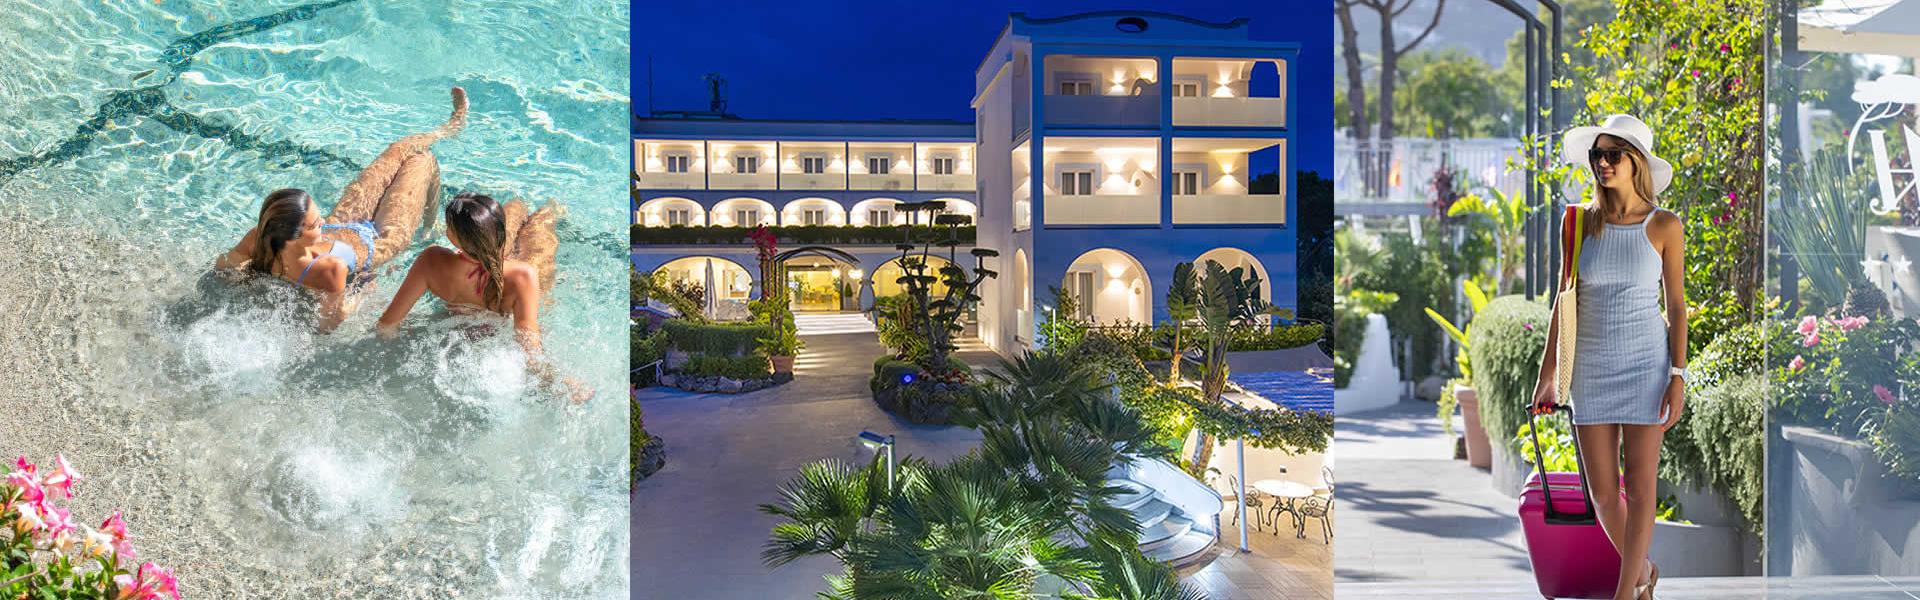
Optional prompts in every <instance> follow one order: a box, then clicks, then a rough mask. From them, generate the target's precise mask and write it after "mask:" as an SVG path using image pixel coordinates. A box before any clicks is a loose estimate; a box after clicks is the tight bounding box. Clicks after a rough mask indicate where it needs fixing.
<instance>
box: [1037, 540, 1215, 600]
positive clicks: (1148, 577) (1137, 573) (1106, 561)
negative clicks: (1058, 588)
mask: <svg viewBox="0 0 1920 600" xmlns="http://www.w3.org/2000/svg"><path fill="white" fill-rule="evenodd" d="M1093 553H1094V557H1095V558H1094V560H1095V562H1096V564H1098V565H1099V571H1100V581H1099V582H1098V583H1094V584H1093V585H1092V586H1090V587H1091V588H1092V589H1091V592H1092V593H1091V594H1087V595H1082V594H1066V595H1065V596H1064V598H1065V599H1066V600H1206V597H1207V594H1206V592H1204V591H1201V590H1200V588H1196V587H1192V586H1188V585H1184V584H1182V583H1180V578H1179V576H1177V575H1175V574H1174V571H1173V567H1171V566H1168V565H1166V564H1164V563H1159V562H1154V561H1153V560H1152V559H1149V558H1147V557H1146V555H1144V554H1141V553H1140V549H1139V548H1137V547H1132V546H1112V545H1099V546H1095V547H1094V548H1093Z"/></svg>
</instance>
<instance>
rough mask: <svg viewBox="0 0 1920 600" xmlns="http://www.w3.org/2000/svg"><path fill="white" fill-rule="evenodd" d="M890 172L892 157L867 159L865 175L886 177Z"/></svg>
mask: <svg viewBox="0 0 1920 600" xmlns="http://www.w3.org/2000/svg"><path fill="white" fill-rule="evenodd" d="M892 170H893V157H891V156H869V157H867V173H868V174H869V175H886V174H888V173H889V172H891V171H892Z"/></svg>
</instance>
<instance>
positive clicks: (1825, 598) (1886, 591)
mask: <svg viewBox="0 0 1920 600" xmlns="http://www.w3.org/2000/svg"><path fill="white" fill-rule="evenodd" d="M1658 593H1659V597H1660V598H1661V599H1662V600H1708V599H1712V600H1724V599H1743V600H1744V599H1759V598H1765V599H1766V600H1915V599H1917V598H1920V581H1916V580H1915V579H1913V578H1908V579H1903V580H1889V579H1882V578H1878V577H1871V576H1867V577H1809V578H1794V579H1761V578H1758V577H1694V578H1673V579H1662V580H1660V587H1659V589H1658ZM1539 597H1540V592H1539V591H1537V590H1536V589H1535V588H1534V586H1533V584H1532V583H1531V582H1526V583H1500V584H1488V583H1486V582H1479V581H1454V582H1440V583H1435V582H1393V583H1342V584H1340V600H1356V599H1357V600H1387V599H1393V600H1399V599H1402V598H1422V599H1428V600H1468V599H1471V600H1535V599H1537V598H1539Z"/></svg>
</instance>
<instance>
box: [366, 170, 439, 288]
mask: <svg viewBox="0 0 1920 600" xmlns="http://www.w3.org/2000/svg"><path fill="white" fill-rule="evenodd" d="M439 207H440V161H439V160H438V159H435V158H434V156H433V153H432V152H421V153H419V154H415V155H413V156H410V157H407V160H406V162H403V163H401V164H400V170H399V172H398V173H395V174H394V177H393V182H392V183H391V184H389V185H388V186H387V189H386V191H385V192H384V193H383V194H381V196H380V206H379V208H377V209H375V210H374V213H373V222H374V229H375V230H376V231H378V232H379V237H377V238H375V239H374V240H373V264H374V265H375V266H378V265H382V264H386V262H387V261H389V260H392V259H393V257H394V256H397V255H399V254H400V252H401V251H402V250H406V249H407V246H410V245H413V240H414V239H416V238H418V237H419V232H420V223H421V221H423V220H425V219H427V218H428V215H429V214H431V213H432V212H433V211H436V210H439Z"/></svg>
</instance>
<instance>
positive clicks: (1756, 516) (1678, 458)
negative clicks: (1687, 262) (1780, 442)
mask: <svg viewBox="0 0 1920 600" xmlns="http://www.w3.org/2000/svg"><path fill="white" fill-rule="evenodd" d="M1725 337H1731V336H1724V337H1723V339H1722V340H1721V341H1717V342H1715V344H1714V345H1715V346H1719V345H1722V343H1723V342H1726V341H1728V340H1726V339H1725ZM1687 387H1688V388H1689V391H1688V393H1687V408H1686V410H1685V411H1683V412H1681V413H1680V422H1679V423H1678V424H1676V425H1675V426H1674V427H1673V429H1670V430H1668V431H1667V435H1666V440H1665V442H1663V443H1662V445H1661V457H1660V478H1661V479H1663V480H1666V481H1668V482H1671V483H1676V484H1680V485H1683V486H1687V487H1693V488H1699V487H1710V488H1712V489H1713V490H1714V491H1718V492H1720V493H1721V494H1724V495H1726V497H1727V498H1728V499H1729V500H1732V501H1733V504H1734V506H1736V507H1738V508H1739V510H1740V515H1741V516H1742V517H1745V518H1746V522H1747V527H1748V530H1749V531H1752V532H1753V533H1754V534H1755V535H1758V534H1759V533H1760V532H1761V530H1762V527H1761V525H1762V523H1763V522H1764V521H1763V519H1764V518H1765V514H1764V512H1765V511H1764V510H1763V503H1762V502H1761V501H1762V499H1763V498H1764V495H1765V490H1766V480H1765V477H1766V435H1765V432H1766V393H1767V389H1766V377H1765V376H1764V375H1762V374H1760V373H1747V374H1734V375H1729V376H1727V377H1724V378H1722V379H1721V380H1719V381H1717V382H1715V383H1712V384H1690V385H1688V386H1687Z"/></svg>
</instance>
